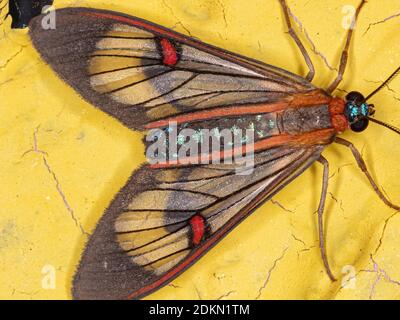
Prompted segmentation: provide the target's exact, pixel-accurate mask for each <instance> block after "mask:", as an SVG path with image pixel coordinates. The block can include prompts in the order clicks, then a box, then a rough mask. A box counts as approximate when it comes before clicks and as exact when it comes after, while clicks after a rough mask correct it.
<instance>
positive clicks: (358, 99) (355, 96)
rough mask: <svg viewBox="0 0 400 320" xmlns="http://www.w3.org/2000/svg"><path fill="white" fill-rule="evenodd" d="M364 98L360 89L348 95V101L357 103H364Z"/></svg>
mask: <svg viewBox="0 0 400 320" xmlns="http://www.w3.org/2000/svg"><path fill="white" fill-rule="evenodd" d="M364 99H365V98H364V96H363V95H362V94H361V93H360V92H358V91H352V92H350V93H349V94H348V95H347V96H346V101H347V102H353V103H355V104H358V103H362V102H363V101H364Z"/></svg>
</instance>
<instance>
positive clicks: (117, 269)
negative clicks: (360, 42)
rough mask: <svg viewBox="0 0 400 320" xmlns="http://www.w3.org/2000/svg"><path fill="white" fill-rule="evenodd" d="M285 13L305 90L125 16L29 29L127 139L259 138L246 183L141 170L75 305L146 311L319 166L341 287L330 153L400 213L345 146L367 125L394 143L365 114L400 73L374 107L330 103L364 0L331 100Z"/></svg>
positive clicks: (215, 172)
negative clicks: (345, 158) (220, 134)
mask: <svg viewBox="0 0 400 320" xmlns="http://www.w3.org/2000/svg"><path fill="white" fill-rule="evenodd" d="M280 3H281V5H282V9H283V13H284V18H285V22H286V24H287V27H288V30H289V34H290V35H291V37H292V38H293V39H294V41H295V42H296V44H297V45H298V47H299V49H300V51H301V52H302V54H303V56H304V58H305V61H306V63H307V66H308V67H309V73H308V75H307V76H306V77H305V78H303V77H301V76H298V75H295V74H293V73H291V72H288V71H285V70H283V69H280V68H277V67H274V66H271V65H268V64H265V63H262V62H260V61H256V60H253V59H250V58H247V57H244V56H241V55H238V54H235V53H232V52H228V51H225V50H222V49H219V48H217V47H214V46H211V45H208V44H205V43H203V42H200V41H198V40H195V39H193V38H190V37H188V36H186V35H182V34H179V33H177V32H175V31H172V30H170V29H166V28H164V27H162V26H159V25H156V24H153V23H150V22H147V21H145V20H142V19H139V18H136V17H132V16H129V15H125V14H122V13H117V12H112V11H105V10H96V9H90V8H65V9H60V10H57V11H56V17H57V20H56V21H57V26H56V28H55V29H48V30H43V29H42V27H41V17H40V16H39V17H36V18H35V19H33V20H32V22H31V24H30V36H31V38H32V42H33V45H34V46H35V47H36V49H37V50H38V51H39V53H40V55H41V56H42V58H43V59H44V60H45V61H46V62H47V63H48V64H49V65H50V66H51V68H52V69H53V70H54V71H55V72H56V73H57V74H58V76H59V77H60V78H62V79H63V80H65V82H66V83H67V84H69V85H70V86H71V87H73V88H74V89H75V90H76V92H78V93H79V94H80V95H81V96H82V97H83V98H84V99H86V100H87V101H89V102H90V103H92V104H93V105H94V106H96V107H98V108H99V109H101V110H102V111H104V112H106V113H107V114H109V115H111V116H112V117H114V118H115V119H117V120H118V121H120V122H121V123H122V124H124V125H125V126H126V127H128V128H130V129H132V130H139V131H143V132H148V131H150V130H157V129H158V130H161V131H162V132H164V133H165V132H166V128H168V125H169V124H170V123H175V124H176V126H177V128H178V129H179V130H183V129H184V128H186V129H187V128H192V129H193V130H195V132H197V130H199V129H201V128H208V129H215V128H217V129H218V130H220V129H224V128H225V129H228V130H231V131H232V129H233V128H236V129H245V128H248V127H252V128H253V129H254V132H256V134H255V137H254V141H253V147H254V167H253V170H252V171H251V173H249V174H248V175H239V174H236V173H237V172H236V169H237V167H238V166H239V164H238V163H236V162H235V161H233V162H230V163H228V161H225V160H226V158H225V155H224V154H222V153H215V152H214V151H213V150H210V151H207V150H206V151H205V153H203V154H202V155H201V156H202V157H203V158H204V156H206V158H207V157H208V156H211V155H212V156H213V157H214V158H215V157H216V158H217V159H218V160H220V163H212V162H210V163H203V162H200V163H197V164H196V163H183V162H181V161H180V158H179V157H178V158H175V159H172V158H171V157H169V158H168V157H167V158H166V159H165V161H164V162H161V163H156V164H151V163H147V164H144V165H143V166H142V167H141V168H139V169H138V170H136V171H134V172H133V174H132V176H131V177H130V178H129V180H128V182H127V183H126V185H125V186H124V187H123V188H122V189H121V190H120V191H119V192H118V193H117V194H116V195H115V197H114V199H113V200H112V202H111V204H110V205H109V207H108V208H107V209H106V211H105V213H104V215H103V217H102V218H101V220H100V221H99V222H98V224H97V226H96V228H95V230H94V232H93V234H92V235H91V236H90V238H89V240H88V243H87V245H86V248H85V250H84V253H83V255H82V257H81V261H80V264H79V266H78V268H77V271H76V274H75V276H74V280H73V288H72V295H73V297H74V298H75V299H138V298H141V297H144V296H145V295H148V294H149V293H151V292H153V291H155V290H157V289H159V288H160V287H162V286H164V285H165V284H167V283H168V282H170V281H171V280H172V279H174V278H175V277H176V276H178V275H179V274H180V273H182V272H183V271H184V270H185V269H186V268H188V267H189V266H190V265H192V264H193V263H194V262H195V261H197V260H198V259H199V258H200V257H201V256H203V255H204V254H205V253H206V252H207V251H208V250H210V248H212V247H213V246H214V245H215V244H216V243H217V242H219V241H220V240H221V239H222V238H223V237H224V236H225V235H226V234H227V233H228V232H229V231H231V230H232V229H233V228H234V227H235V226H237V225H238V224H239V223H240V222H241V221H242V220H243V219H244V218H246V217H247V216H248V215H249V214H250V213H252V212H253V211H254V210H255V209H256V208H258V207H259V206H261V205H262V204H263V203H264V202H265V201H267V200H269V199H271V197H272V196H273V195H275V194H276V193H277V192H279V191H280V190H281V189H283V188H284V187H285V186H286V185H287V184H288V183H290V182H291V181H292V180H293V179H295V178H296V177H298V176H299V175H300V174H301V173H302V172H304V171H305V170H306V169H307V168H309V167H310V166H311V165H312V164H313V163H315V162H319V163H321V164H322V165H323V167H324V173H323V183H322V193H321V199H320V204H319V208H318V224H319V240H320V250H321V256H322V261H323V263H324V266H325V269H326V271H327V274H328V276H329V277H330V278H331V279H332V280H334V279H335V278H334V275H333V273H332V272H331V270H330V268H329V263H328V259H327V254H326V252H325V245H324V233H323V223H322V222H323V211H324V205H325V198H326V194H327V187H328V172H329V171H328V161H327V160H326V159H325V158H324V157H323V156H322V155H321V153H322V151H323V150H324V149H325V148H326V147H327V146H328V145H330V144H331V143H338V144H341V145H344V146H346V147H348V148H349V149H350V150H351V152H352V153H353V155H354V157H355V160H356V161H357V163H358V165H359V167H360V168H361V170H362V171H363V172H364V173H365V175H366V177H367V178H368V180H369V182H370V184H371V185H372V187H373V189H374V190H375V192H376V193H377V195H378V196H379V197H380V198H381V199H382V200H383V201H384V202H385V204H387V205H388V206H390V207H391V208H393V209H396V210H399V209H400V208H399V207H398V206H396V205H395V204H393V203H391V202H390V201H389V200H388V199H387V198H386V197H385V195H384V194H383V193H382V192H381V191H380V190H379V188H378V186H377V185H376V183H375V182H374V180H373V179H372V177H371V175H370V174H369V172H368V170H367V168H366V165H365V163H364V161H363V159H362V157H361V155H360V153H359V152H358V151H357V150H356V148H355V147H354V146H353V145H352V144H351V143H350V142H348V141H346V140H344V139H342V138H340V137H338V135H340V134H341V133H343V132H344V131H346V130H348V129H351V130H353V131H355V132H361V131H363V130H365V129H366V128H367V126H368V124H369V122H374V123H377V124H380V125H383V126H385V127H386V128H389V129H391V130H393V131H395V132H397V133H399V132H400V131H399V129H397V128H395V127H392V126H390V125H389V124H386V123H383V122H381V121H379V120H376V119H374V118H372V117H371V116H372V115H373V114H374V106H373V105H372V104H369V103H368V100H369V99H370V98H371V97H372V96H373V95H375V94H376V93H377V92H378V91H379V90H380V89H382V88H383V87H384V86H385V85H386V84H388V83H389V82H390V81H392V80H393V78H394V77H395V76H396V75H397V74H398V73H399V70H400V68H399V69H397V70H396V71H395V72H394V73H393V74H392V75H391V76H390V77H389V78H388V79H387V80H386V81H385V82H384V83H383V84H382V85H381V86H380V87H379V88H377V90H375V91H374V92H373V93H371V94H370V95H368V96H367V97H364V96H363V95H362V94H361V93H359V92H355V91H353V92H351V93H349V94H348V95H347V96H346V98H345V99H342V98H339V97H334V96H333V95H332V93H333V91H334V90H335V89H336V88H337V86H338V84H339V83H340V81H341V79H342V77H343V74H344V72H345V69H346V65H347V60H348V50H349V46H350V43H351V38H352V34H353V28H354V26H355V24H356V19H357V17H358V15H359V13H360V11H361V8H362V7H363V6H364V5H365V3H366V1H362V2H361V3H360V5H359V7H358V8H357V10H356V13H355V16H354V19H353V25H352V27H351V28H350V29H349V31H348V34H347V41H346V45H345V48H344V50H343V53H342V56H341V64H340V68H339V72H338V75H337V78H336V79H335V80H334V81H333V83H332V84H331V85H330V86H329V87H328V88H327V89H326V90H323V89H320V88H317V87H315V86H314V85H313V84H312V79H313V77H314V74H315V70H314V66H313V64H312V62H311V59H310V57H309V55H308V53H307V50H306V49H305V47H304V45H303V44H302V42H301V41H300V39H299V37H298V35H297V34H296V32H295V31H294V29H293V28H292V25H291V19H290V14H289V9H288V7H287V4H286V2H285V1H284V0H280ZM145 143H146V147H147V149H148V148H149V147H150V145H149V142H148V141H145ZM241 143H242V144H244V143H245V142H241ZM242 146H243V145H241V144H239V145H235V146H234V148H233V149H232V152H231V154H240V153H242V152H243V148H242ZM169 147H172V146H171V145H169ZM211 153H212V154H211Z"/></svg>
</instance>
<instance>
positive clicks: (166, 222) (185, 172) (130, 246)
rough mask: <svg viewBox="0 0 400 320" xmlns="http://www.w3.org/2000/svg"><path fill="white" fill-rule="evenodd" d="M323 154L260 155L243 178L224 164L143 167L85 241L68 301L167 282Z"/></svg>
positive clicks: (132, 292)
mask: <svg viewBox="0 0 400 320" xmlns="http://www.w3.org/2000/svg"><path fill="white" fill-rule="evenodd" d="M322 149H323V146H312V147H309V148H287V147H278V148H274V149H271V150H268V151H264V152H261V153H259V154H256V155H255V158H254V160H255V162H254V169H253V171H252V172H251V173H250V172H249V173H248V174H246V175H238V174H237V171H236V170H237V169H238V167H237V165H227V164H221V165H216V164H210V165H198V166H189V167H179V168H169V169H163V170H159V169H150V168H148V167H147V166H144V167H142V168H141V169H139V170H138V171H137V172H136V173H134V174H133V176H132V177H131V178H130V179H129V181H128V183H127V184H126V186H125V187H124V188H123V189H121V191H120V192H119V193H118V194H117V196H116V197H115V199H114V200H113V202H112V203H111V205H110V206H109V208H108V209H107V211H106V213H105V215H104V216H103V218H102V219H101V220H100V222H99V223H98V225H97V227H96V229H95V231H94V233H93V235H92V236H91V237H90V239H89V242H88V244H87V247H86V249H85V252H84V254H83V256H82V259H81V262H80V265H79V267H78V271H77V272H76V275H75V278H74V281H73V297H74V298H75V299H128V298H129V299H136V298H140V297H143V296H145V295H147V294H149V293H151V292H152V291H154V290H156V289H158V288H160V287H161V286H163V285H165V284H167V283H168V282H169V281H171V280H172V279H173V278H175V277H176V276H177V275H179V274H180V273H181V272H182V271H184V270H185V269H186V268H187V267H188V266H190V265H191V264H192V263H194V262H195V261H196V260H197V259H199V258H200V257H201V256H202V255H203V254H204V253H205V252H206V251H207V250H208V249H209V248H210V247H212V246H213V245H215V244H216V243H217V242H218V241H219V240H221V239H222V238H223V237H224V236H225V235H226V234H227V233H228V232H229V231H230V230H231V229H232V228H234V227H235V226H236V225H237V224H238V223H239V222H240V221H242V220H243V219H244V218H245V217H246V216H247V215H248V214H250V213H251V212H252V211H254V210H255V209H256V208H257V207H258V206H259V205H261V204H262V203H263V202H265V201H266V200H268V199H269V198H271V197H272V196H273V195H274V194H275V193H276V192H278V191H279V190H280V189H281V188H283V187H284V186H285V185H286V184H288V183H289V182H290V181H292V180H293V179H294V178H296V177H297V176H298V175H299V174H301V173H302V172H303V171H304V170H305V169H307V168H308V167H309V166H310V165H311V164H312V163H313V162H314V161H315V160H316V159H317V158H318V157H319V156H320V153H321V152H322Z"/></svg>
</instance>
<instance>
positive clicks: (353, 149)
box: [335, 137, 400, 210]
mask: <svg viewBox="0 0 400 320" xmlns="http://www.w3.org/2000/svg"><path fill="white" fill-rule="evenodd" d="M335 142H336V143H338V144H341V145H344V146H346V147H348V148H350V150H351V152H352V153H353V156H354V158H355V159H356V162H357V164H358V166H359V167H360V169H361V170H362V172H364V173H365V175H366V176H367V178H368V180H369V183H370V184H371V186H372V188H373V189H374V191H375V192H376V194H377V195H378V196H379V198H381V200H382V201H383V202H384V203H385V204H386V205H387V206H389V207H390V208H392V209H395V210H400V206H398V205H395V204H394V203H392V202H391V201H390V200H389V199H388V198H386V197H385V195H384V194H383V193H382V191H381V190H379V188H378V186H377V184H376V183H375V181H374V179H373V178H372V177H371V174H370V173H369V171H368V169H367V166H366V164H365V162H364V160H363V158H362V156H361V154H360V152H359V151H358V150H357V149H356V147H355V146H354V145H353V144H352V143H351V142H350V141H347V140H344V139H342V138H338V137H336V138H335Z"/></svg>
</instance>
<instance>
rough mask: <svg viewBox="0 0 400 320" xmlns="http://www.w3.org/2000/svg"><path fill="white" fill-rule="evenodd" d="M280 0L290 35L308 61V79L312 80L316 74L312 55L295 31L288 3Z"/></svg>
mask: <svg viewBox="0 0 400 320" xmlns="http://www.w3.org/2000/svg"><path fill="white" fill-rule="evenodd" d="M279 1H280V3H281V5H282V9H283V13H284V16H285V20H286V25H287V27H288V32H289V34H290V36H291V37H292V38H293V40H294V41H295V42H296V45H297V46H298V47H299V49H300V51H301V54H302V55H303V57H304V60H305V61H306V64H307V66H308V69H309V72H308V74H307V76H306V80H307V81H309V82H311V81H312V79H314V76H315V68H314V65H313V63H312V61H311V59H310V56H309V55H308V52H307V50H306V48H305V47H304V45H303V43H302V42H301V40H300V38H299V37H298V36H297V34H296V32H295V31H294V29H293V27H292V23H291V21H290V17H289V7H288V5H287V3H286V0H279Z"/></svg>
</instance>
